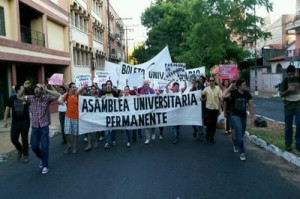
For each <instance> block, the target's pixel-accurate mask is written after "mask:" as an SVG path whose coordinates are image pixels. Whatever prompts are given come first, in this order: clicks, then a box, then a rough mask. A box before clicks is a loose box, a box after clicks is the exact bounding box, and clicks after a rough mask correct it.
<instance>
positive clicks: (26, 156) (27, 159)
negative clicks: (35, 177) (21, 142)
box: [23, 155, 29, 164]
mask: <svg viewBox="0 0 300 199" xmlns="http://www.w3.org/2000/svg"><path fill="white" fill-rule="evenodd" d="M28 162H29V158H28V155H24V157H23V163H24V164H27V163H28Z"/></svg>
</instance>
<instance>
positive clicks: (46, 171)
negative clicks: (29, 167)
mask: <svg viewBox="0 0 300 199" xmlns="http://www.w3.org/2000/svg"><path fill="white" fill-rule="evenodd" d="M48 172H49V169H48V167H44V168H43V169H42V174H43V175H44V174H47V173H48Z"/></svg>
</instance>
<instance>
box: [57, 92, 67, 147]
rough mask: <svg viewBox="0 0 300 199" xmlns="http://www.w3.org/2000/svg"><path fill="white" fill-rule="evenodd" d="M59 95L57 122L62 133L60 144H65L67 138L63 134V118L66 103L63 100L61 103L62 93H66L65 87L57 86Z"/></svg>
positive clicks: (64, 116)
mask: <svg viewBox="0 0 300 199" xmlns="http://www.w3.org/2000/svg"><path fill="white" fill-rule="evenodd" d="M58 92H59V94H60V96H59V98H58V114H59V115H58V116H59V124H60V129H61V135H62V144H67V139H66V135H65V118H66V111H67V105H66V103H65V102H63V103H61V101H62V97H63V96H64V94H66V92H67V89H66V88H65V87H64V86H59V90H58Z"/></svg>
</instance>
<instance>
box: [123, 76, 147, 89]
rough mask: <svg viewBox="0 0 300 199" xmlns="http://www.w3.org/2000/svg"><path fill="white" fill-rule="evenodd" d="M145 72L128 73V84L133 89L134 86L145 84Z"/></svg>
mask: <svg viewBox="0 0 300 199" xmlns="http://www.w3.org/2000/svg"><path fill="white" fill-rule="evenodd" d="M143 75H144V74H143V73H132V74H130V75H128V79H127V80H128V86H129V87H130V89H132V88H133V87H140V86H141V85H143V81H144V78H143Z"/></svg>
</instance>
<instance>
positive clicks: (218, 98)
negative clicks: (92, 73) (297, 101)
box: [4, 76, 254, 174]
mask: <svg viewBox="0 0 300 199" xmlns="http://www.w3.org/2000/svg"><path fill="white" fill-rule="evenodd" d="M191 84H192V86H191V87H190V89H189V91H190V92H193V91H197V90H201V96H199V98H200V99H201V102H202V118H199V120H203V124H204V125H203V126H192V128H193V134H192V135H193V137H194V138H198V139H200V140H201V141H204V140H205V139H206V141H207V142H210V143H215V132H216V127H217V126H216V125H217V118H218V116H219V114H220V112H223V113H224V117H225V118H226V124H225V129H224V130H225V134H231V135H232V141H233V150H234V152H239V153H240V160H242V161H245V160H246V156H245V149H244V144H243V135H244V132H245V128H246V109H247V107H248V106H249V112H250V117H251V121H252V122H253V116H254V113H253V102H252V96H251V94H250V93H249V92H248V91H247V90H246V82H245V81H244V80H242V79H238V80H237V81H233V80H223V81H222V83H221V84H218V83H217V82H216V77H215V76H210V77H209V78H208V81H206V78H205V77H204V76H200V77H197V78H196V79H193V80H192V82H191ZM30 86H31V82H29V81H25V82H24V84H22V85H16V86H15V94H13V95H11V96H10V97H9V99H8V102H7V104H6V109H5V113H4V126H5V127H7V119H8V115H9V112H10V108H11V109H12V123H11V141H12V143H13V144H14V146H15V147H16V149H17V151H18V159H21V158H22V156H23V162H24V163H27V162H28V161H29V159H28V148H29V147H28V146H29V144H28V132H29V128H30V123H31V127H32V130H31V138H30V144H31V148H32V151H33V152H34V153H35V154H36V156H37V157H38V158H39V159H40V165H39V166H40V168H41V173H42V174H46V173H48V171H49V166H48V156H49V125H50V123H51V121H50V110H49V106H50V104H51V103H52V102H53V101H55V100H58V103H59V106H58V112H59V121H60V125H61V132H62V144H66V148H65V150H64V154H65V155H67V154H71V153H77V149H78V147H77V143H78V132H79V129H78V121H79V112H78V103H79V100H78V99H79V98H78V96H79V95H85V96H94V97H116V98H117V97H121V96H124V97H126V96H131V95H159V94H168V93H184V92H185V91H186V89H187V84H186V81H184V86H183V87H182V88H180V84H179V83H178V82H176V81H170V82H169V83H168V84H167V85H166V86H165V88H160V89H157V90H155V89H153V88H151V87H150V85H149V82H148V81H147V80H145V81H144V82H143V85H142V86H141V87H139V88H137V87H134V88H132V89H130V88H129V86H125V87H124V89H123V90H119V89H118V88H117V87H115V86H113V84H112V81H110V80H108V81H106V83H105V84H103V85H101V88H100V87H99V86H98V85H97V84H96V83H94V84H93V85H92V86H90V87H88V86H87V85H85V86H83V87H81V88H80V89H79V90H78V89H77V87H76V85H75V83H73V82H71V83H70V84H68V85H66V84H64V85H61V86H52V85H51V86H48V87H47V86H45V85H41V84H37V85H35V86H34V94H33V95H25V94H24V93H25V90H26V89H28V88H29V87H30ZM50 87H51V88H50ZM183 119H184V118H183ZM30 120H31V121H30ZM204 126H206V132H204ZM179 130H180V126H172V142H173V143H174V144H176V143H178V141H179ZM124 132H125V133H126V146H127V147H130V146H131V145H132V142H135V141H136V140H137V136H140V137H142V134H144V137H145V141H144V143H145V144H149V143H150V142H151V140H154V139H156V134H155V128H144V129H136V130H124ZM19 135H21V138H22V139H21V140H22V142H21V143H20V142H19ZM93 137H95V143H94V146H92V138H93ZM159 139H164V127H159ZM85 140H86V142H87V146H86V147H85V149H84V150H85V151H86V152H88V151H91V150H92V148H93V147H98V146H100V141H102V140H103V141H104V148H105V149H109V148H110V147H112V146H114V145H115V144H116V132H115V131H114V130H108V131H105V132H101V131H96V132H90V133H87V134H85Z"/></svg>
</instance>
